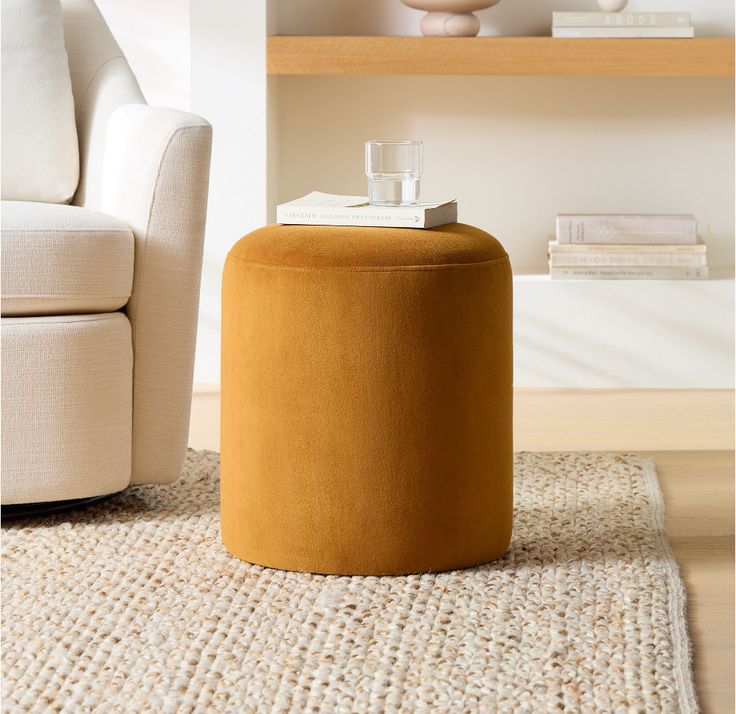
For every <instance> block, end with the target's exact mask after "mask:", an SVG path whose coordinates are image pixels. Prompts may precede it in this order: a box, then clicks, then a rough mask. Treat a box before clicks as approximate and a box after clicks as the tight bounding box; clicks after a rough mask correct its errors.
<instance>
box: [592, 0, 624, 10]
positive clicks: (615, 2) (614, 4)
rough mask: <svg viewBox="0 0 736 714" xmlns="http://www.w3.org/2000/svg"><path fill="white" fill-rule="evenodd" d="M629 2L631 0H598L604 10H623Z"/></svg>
mask: <svg viewBox="0 0 736 714" xmlns="http://www.w3.org/2000/svg"><path fill="white" fill-rule="evenodd" d="M628 3H629V0H598V5H600V8H601V10H603V11H604V12H621V10H623V9H624V8H625V7H626V6H627V5H628Z"/></svg>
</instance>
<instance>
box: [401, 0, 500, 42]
mask: <svg viewBox="0 0 736 714" xmlns="http://www.w3.org/2000/svg"><path fill="white" fill-rule="evenodd" d="M401 2H403V3H404V5H408V6H409V7H413V8H414V9H416V10H424V11H425V12H426V13H427V14H426V15H425V16H424V17H423V18H422V21H421V23H420V25H419V28H420V29H421V31H422V34H423V35H428V36H433V37H475V35H477V34H478V30H480V21H479V20H478V18H477V17H476V16H475V15H473V13H474V12H476V11H477V10H485V9H486V8H488V7H493V6H494V5H495V4H496V3H498V2H499V0H401Z"/></svg>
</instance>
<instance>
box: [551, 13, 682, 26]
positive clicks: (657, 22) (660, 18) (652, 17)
mask: <svg viewBox="0 0 736 714" xmlns="http://www.w3.org/2000/svg"><path fill="white" fill-rule="evenodd" d="M552 25H553V26H554V27H690V13H689V12H553V13H552Z"/></svg>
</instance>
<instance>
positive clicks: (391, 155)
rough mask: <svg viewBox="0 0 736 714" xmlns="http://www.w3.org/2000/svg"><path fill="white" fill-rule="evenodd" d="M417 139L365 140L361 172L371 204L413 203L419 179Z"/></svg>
mask: <svg viewBox="0 0 736 714" xmlns="http://www.w3.org/2000/svg"><path fill="white" fill-rule="evenodd" d="M422 148H423V147H422V142H421V141H366V142H365V173H366V176H367V177H368V202H369V203H370V204H371V205H372V206H416V205H417V204H418V203H419V182H420V180H421V178H422Z"/></svg>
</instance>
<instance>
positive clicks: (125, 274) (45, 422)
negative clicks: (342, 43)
mask: <svg viewBox="0 0 736 714" xmlns="http://www.w3.org/2000/svg"><path fill="white" fill-rule="evenodd" d="M62 8H63V16H64V17H63V21H64V39H65V44H66V51H67V54H68V58H69V72H70V75H71V84H72V91H73V95H74V105H75V114H76V127H77V135H78V140H79V159H80V171H79V184H78V186H77V189H76V192H75V194H74V197H73V199H72V202H71V205H67V204H59V203H56V204H47V203H39V202H34V201H3V226H2V229H3V230H2V250H3V261H2V278H3V284H2V297H3V302H2V315H3V317H2V343H3V344H2V347H3V350H2V503H3V504H19V503H38V502H48V501H66V500H69V499H81V498H90V497H95V496H100V495H103V494H108V493H114V492H116V491H120V490H122V489H124V488H125V487H126V486H128V485H129V484H141V483H167V482H171V481H173V480H174V479H176V478H177V476H178V474H179V472H180V470H181V467H182V463H183V459H184V456H185V452H186V443H187V431H188V424H189V410H190V402H191V386H192V370H193V361H194V346H195V336H196V325H197V306H198V301H199V281H200V272H201V264H202V244H203V236H204V225H205V214H206V204H207V187H208V175H209V161H210V146H211V129H210V126H209V125H208V124H207V122H206V121H204V120H203V119H201V118H200V117H198V116H195V115H193V114H188V113H186V112H181V111H175V110H172V109H162V108H155V107H150V106H148V105H147V104H146V103H145V100H144V98H143V95H142V94H141V91H140V89H139V87H138V84H137V82H136V79H135V77H134V76H133V74H132V72H131V71H130V68H129V66H128V63H127V61H126V60H125V57H124V56H123V54H122V52H121V51H120V48H119V47H118V45H117V43H116V42H115V40H114V39H113V37H112V35H111V33H110V31H109V30H108V28H107V26H106V25H105V22H104V20H103V19H102V16H101V15H100V13H99V11H98V10H97V8H96V7H95V5H94V3H93V2H91V0H62ZM4 140H5V137H4Z"/></svg>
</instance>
